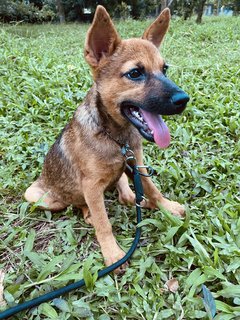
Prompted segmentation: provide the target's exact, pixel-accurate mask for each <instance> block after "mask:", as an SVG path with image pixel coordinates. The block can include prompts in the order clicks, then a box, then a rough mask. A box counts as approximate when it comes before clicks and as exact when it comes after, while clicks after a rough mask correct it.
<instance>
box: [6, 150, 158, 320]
mask: <svg viewBox="0 0 240 320" xmlns="http://www.w3.org/2000/svg"><path fill="white" fill-rule="evenodd" d="M124 148H125V147H124ZM129 152H130V155H129V156H127V154H129ZM122 154H123V155H124V156H126V166H127V168H128V169H129V170H130V171H131V172H132V174H133V184H134V190H135V194H136V212H137V224H139V223H140V222H141V220H142V217H141V201H143V200H144V196H143V187H142V181H141V175H144V176H151V175H152V174H153V169H152V168H151V167H149V168H150V173H149V174H148V175H145V174H142V173H141V172H140V171H139V168H141V166H137V165H136V158H135V156H134V154H133V152H132V151H131V150H130V149H129V146H128V145H126V148H125V149H123V148H122ZM128 162H134V164H133V165H130V164H129V163H128ZM140 236H141V228H140V227H138V226H137V227H136V233H135V238H134V240H133V243H132V245H131V247H130V249H129V250H128V252H127V253H126V255H125V256H124V257H123V258H122V259H120V260H119V261H117V262H115V263H114V264H112V265H110V266H108V267H106V268H104V269H102V270H100V271H99V272H98V277H97V279H100V278H102V277H104V276H105V275H107V274H108V273H110V272H112V271H113V270H115V269H117V268H119V267H120V266H121V265H122V264H124V263H125V262H127V261H128V260H129V259H130V258H131V256H132V255H133V253H134V251H135V250H136V248H137V245H138V243H139V240H140ZM83 286H85V281H84V279H81V280H79V281H77V282H74V283H72V284H69V285H67V286H65V287H63V288H59V289H57V290H54V291H51V292H49V293H46V294H43V295H41V296H40V297H37V298H35V299H32V300H29V301H26V302H23V303H21V304H18V305H16V306H15V307H12V308H10V309H7V310H5V311H3V312H1V313H0V319H7V318H9V317H11V316H13V315H14V314H16V313H18V312H21V311H24V310H26V309H30V308H33V307H36V306H38V305H39V304H41V303H43V302H47V301H50V300H53V299H55V298H57V297H59V296H62V295H64V294H66V293H68V292H70V291H73V290H76V289H79V288H81V287H83Z"/></svg>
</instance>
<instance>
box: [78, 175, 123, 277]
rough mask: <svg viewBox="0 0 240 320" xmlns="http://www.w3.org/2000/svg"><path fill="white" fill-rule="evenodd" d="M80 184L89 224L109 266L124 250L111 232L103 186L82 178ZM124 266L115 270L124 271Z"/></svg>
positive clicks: (119, 257) (118, 258)
mask: <svg viewBox="0 0 240 320" xmlns="http://www.w3.org/2000/svg"><path fill="white" fill-rule="evenodd" d="M82 186H83V193H84V197H85V201H86V204H87V205H88V208H89V211H90V217H91V224H92V225H93V227H94V228H95V232H96V237H97V240H98V242H99V244H100V247H101V251H102V254H103V257H104V261H105V264H106V265H107V266H109V265H111V264H113V263H115V262H116V261H118V260H120V259H121V258H122V257H123V256H124V255H125V252H124V251H123V250H121V249H120V248H119V246H118V244H117V242H116V239H115V237H114V235H113V233H112V226H111V223H110V221H109V219H108V216H107V212H106V208H105V205H104V186H103V185H101V183H96V182H93V181H92V180H90V179H89V180H88V179H84V180H83V181H82ZM125 267H126V265H123V266H121V267H120V268H118V269H116V270H115V272H116V273H120V272H122V271H124V269H125Z"/></svg>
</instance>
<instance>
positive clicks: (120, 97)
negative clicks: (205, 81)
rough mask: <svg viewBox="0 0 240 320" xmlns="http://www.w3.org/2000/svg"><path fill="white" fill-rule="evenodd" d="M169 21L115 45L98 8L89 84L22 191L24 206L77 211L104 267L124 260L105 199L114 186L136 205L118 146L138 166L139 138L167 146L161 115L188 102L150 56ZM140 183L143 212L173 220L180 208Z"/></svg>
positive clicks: (164, 18) (163, 18) (90, 37)
mask: <svg viewBox="0 0 240 320" xmlns="http://www.w3.org/2000/svg"><path fill="white" fill-rule="evenodd" d="M169 21H170V12H169V9H165V10H164V11H163V12H162V13H161V14H160V15H159V17H158V18H157V19H156V20H155V21H154V22H153V23H152V24H151V25H150V27H149V28H148V29H147V30H146V31H145V32H144V34H143V37H142V39H129V40H121V39H120V37H119V35H118V33H117V31H116V29H115V27H114V25H113V23H112V21H111V19H110V17H109V15H108V13H107V11H106V10H105V9H104V8H103V7H102V6H98V7H97V10H96V13H95V17H94V20H93V23H92V26H91V27H90V29H89V31H88V34H87V39H86V44H85V58H86V60H87V62H88V63H89V65H90V66H91V68H92V72H93V77H94V85H93V87H92V88H91V90H90V91H89V93H88V95H87V97H86V99H85V101H84V102H83V103H82V105H80V106H79V107H78V109H77V110H76V112H75V114H74V117H73V119H72V120H71V121H70V123H69V124H68V125H67V126H66V127H65V128H64V129H63V131H62V133H61V135H60V136H59V137H58V139H57V140H56V142H55V143H54V145H53V146H52V148H51V149H50V151H49V152H48V154H47V156H46V159H45V163H44V166H43V171H42V174H41V176H40V177H39V178H38V179H37V180H36V181H35V182H34V183H33V184H32V185H31V186H30V187H29V188H28V189H27V190H26V192H25V198H26V199H27V201H29V202H37V201H38V200H39V199H40V198H43V201H44V203H45V204H46V206H45V208H48V209H49V210H52V211H56V210H62V209H64V208H66V207H67V206H69V205H70V204H72V205H74V206H77V207H79V208H81V209H82V211H83V214H84V217H85V219H86V220H87V221H88V222H89V223H91V224H92V225H93V226H94V228H95V231H96V236H97V240H98V242H99V244H100V246H101V250H102V253H103V256H104V259H105V263H106V265H110V264H112V263H114V262H116V261H117V260H119V259H120V258H122V257H123V256H124V254H125V253H124V252H123V251H122V250H121V249H120V248H119V246H118V245H117V242H116V240H115V237H114V236H113V233H112V226H111V224H110V222H109V220H108V215H107V212H106V209H105V205H104V192H105V190H106V189H108V188H110V187H112V186H116V187H117V190H118V193H119V200H120V202H121V203H126V204H129V203H130V204H134V202H135V195H134V193H133V192H132V191H131V189H130V187H129V185H128V179H127V176H126V175H125V173H124V171H125V159H124V156H123V155H122V154H121V147H123V146H124V145H126V144H128V145H129V146H130V148H131V150H133V151H134V154H135V156H136V159H137V163H138V164H139V165H142V164H143V160H142V146H141V135H142V136H143V137H145V138H146V139H147V140H149V141H155V142H156V143H157V144H158V145H159V146H160V147H162V148H165V147H167V146H168V145H169V143H170V135H169V131H168V128H167V126H166V124H165V123H164V121H163V120H162V118H161V116H160V114H161V115H168V114H176V113H180V112H181V111H182V110H183V109H184V108H185V106H186V104H187V102H188V100H189V97H188V96H187V95H186V93H184V92H183V91H182V90H181V89H180V88H179V87H177V86H176V85H175V84H174V83H173V82H171V81H170V80H169V79H167V78H166V76H165V73H166V69H167V66H166V64H165V63H164V60H163V59H162V57H161V56H160V55H159V51H158V49H157V48H158V47H159V46H160V44H161V42H162V40H163V37H164V35H165V33H166V32H167V29H168V26H169ZM139 132H140V133H141V135H140V134H139ZM142 171H143V172H145V169H142ZM142 183H143V188H144V193H145V195H146V196H147V198H148V200H147V201H146V202H145V207H147V208H158V204H161V205H162V206H163V207H164V208H166V209H167V210H169V211H171V212H172V213H173V214H175V215H179V216H182V215H183V214H184V208H183V207H182V206H181V205H180V204H179V203H177V202H174V201H169V200H167V199H165V198H164V197H163V196H162V194H161V193H160V192H159V191H158V189H157V188H156V187H155V185H154V184H153V182H152V181H151V180H150V178H146V177H142Z"/></svg>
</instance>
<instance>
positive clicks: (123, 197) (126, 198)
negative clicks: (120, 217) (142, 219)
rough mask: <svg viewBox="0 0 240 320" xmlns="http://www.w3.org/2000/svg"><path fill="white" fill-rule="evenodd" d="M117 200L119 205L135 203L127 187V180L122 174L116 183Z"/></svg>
mask: <svg viewBox="0 0 240 320" xmlns="http://www.w3.org/2000/svg"><path fill="white" fill-rule="evenodd" d="M116 187H117V191H118V200H119V202H120V203H121V204H126V205H133V204H134V203H135V194H134V193H133V191H132V189H131V188H130V187H129V184H128V178H127V176H126V174H125V173H123V174H122V175H121V177H120V179H119V180H118V182H117V185H116Z"/></svg>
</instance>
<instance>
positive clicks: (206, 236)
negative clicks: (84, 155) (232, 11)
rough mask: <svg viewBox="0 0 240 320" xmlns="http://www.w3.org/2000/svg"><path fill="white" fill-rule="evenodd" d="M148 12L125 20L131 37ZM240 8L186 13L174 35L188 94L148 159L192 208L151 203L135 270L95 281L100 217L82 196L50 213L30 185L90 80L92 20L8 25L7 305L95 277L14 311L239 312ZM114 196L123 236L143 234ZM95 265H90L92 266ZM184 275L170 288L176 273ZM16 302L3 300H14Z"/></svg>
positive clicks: (0, 176)
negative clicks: (205, 14)
mask: <svg viewBox="0 0 240 320" xmlns="http://www.w3.org/2000/svg"><path fill="white" fill-rule="evenodd" d="M148 24H149V21H143V22H140V21H126V22H118V24H117V28H118V30H119V32H120V34H121V35H122V36H123V37H133V36H140V35H141V33H142V31H143V30H144V28H145V27H146V26H147V25H148ZM239 24H240V18H235V17H233V18H230V17H228V18H208V19H207V18H205V19H204V22H203V24H202V25H196V24H195V23H194V21H187V22H182V21H180V20H174V21H172V24H171V29H170V32H169V33H168V36H167V37H166V40H165V42H164V45H163V47H162V53H163V56H164V57H165V58H166V60H167V62H168V63H169V64H170V65H171V67H170V69H169V72H168V75H169V77H170V78H171V79H172V80H174V81H175V82H176V83H177V84H178V85H179V86H181V87H182V88H184V90H185V91H186V92H187V93H188V94H189V95H190V97H191V102H190V104H189V106H188V108H187V109H186V110H185V111H184V113H183V114H182V115H179V116H171V117H169V118H168V119H167V120H166V121H167V123H168V126H169V127H170V131H171V135H172V143H171V145H170V147H169V148H168V149H167V150H160V149H159V148H158V147H157V146H156V145H154V144H151V143H147V142H146V141H144V157H145V162H146V164H150V165H151V166H153V167H154V168H155V169H156V172H157V174H156V175H155V176H154V178H153V179H154V181H155V182H156V184H157V185H158V186H159V189H161V190H162V192H163V193H164V194H165V195H166V196H167V197H169V198H171V199H173V200H177V201H179V202H181V203H183V204H185V206H186V207H187V217H186V219H185V220H180V219H177V218H176V219H171V217H169V215H168V214H167V213H166V212H162V211H161V210H158V211H147V210H144V212H143V219H144V222H143V223H142V225H143V227H142V229H143V231H142V238H141V247H140V248H138V249H137V251H136V253H135V254H134V256H133V258H132V260H131V263H130V266H129V268H128V269H127V271H126V273H125V274H124V275H123V276H115V275H113V274H111V275H109V276H107V277H105V278H104V279H101V280H99V281H97V282H95V283H94V279H93V277H91V274H94V273H95V272H96V271H97V270H99V269H101V268H103V267H104V265H103V259H102V255H101V253H100V250H99V246H98V244H97V242H96V240H95V237H94V231H93V229H92V228H91V227H90V226H88V225H86V224H85V223H84V220H83V218H82V216H81V213H80V212H79V211H77V210H76V209H74V208H72V207H70V208H68V209H67V210H66V211H64V212H59V213H54V214H52V213H51V212H49V211H40V210H39V209H37V208H36V207H35V206H30V205H28V204H27V203H26V202H25V200H24V199H23V196H22V195H23V193H24V191H25V189H26V187H27V186H29V184H30V183H31V182H32V181H33V180H34V179H35V178H36V177H37V176H38V174H39V173H40V171H41V167H42V164H43V161H44V155H45V154H46V152H47V150H48V149H49V147H50V146H51V144H52V143H53V142H54V140H55V139H56V137H57V135H58V134H59V133H60V131H61V129H62V128H63V127H64V125H65V124H66V123H67V122H68V120H69V119H70V118H71V116H72V114H73V112H74V110H75V109H76V107H77V105H79V104H80V103H81V101H82V100H83V98H84V97H85V95H86V92H87V91H88V89H89V88H90V86H91V84H92V79H91V75H90V70H89V67H88V66H87V64H86V63H85V61H84V59H83V44H84V38H85V34H86V30H87V28H88V25H77V24H73V25H66V26H58V25H43V26H36V25H35V26H22V25H16V26H15V25H11V26H4V25H2V26H1V27H0V61H1V62H0V75H1V78H0V141H1V144H0V196H1V197H0V212H1V214H0V270H2V271H4V273H5V277H4V283H3V286H4V299H5V301H6V303H7V305H8V307H10V306H13V305H14V304H16V303H20V302H23V301H25V300H28V299H31V298H34V297H37V296H39V295H41V294H43V293H46V292H49V291H51V290H52V289H55V288H59V287H62V286H64V285H66V284H68V283H71V282H73V281H76V280H79V279H81V278H82V277H83V268H84V266H85V270H86V269H87V267H88V266H90V267H89V268H90V271H89V274H88V278H89V279H90V280H89V284H88V287H87V288H83V289H81V290H77V291H74V292H72V293H70V294H68V295H66V296H63V297H61V299H58V300H55V301H54V302H49V303H44V304H42V305H40V306H39V307H38V308H35V309H32V310H30V311H27V312H22V313H21V314H18V315H16V316H15V317H13V319H24V320H25V319H28V320H32V319H34V320H37V319H59V320H66V319H85V318H86V319H99V320H110V319H116V320H118V319H139V320H140V319H147V320H153V319H154V320H159V319H170V320H171V319H172V320H176V319H210V317H209V316H208V314H207V313H206V311H205V307H204V303H203V299H202V284H204V285H205V286H206V287H207V288H208V289H209V290H210V292H211V293H212V296H213V297H214V299H215V303H216V307H217V316H216V317H215V318H214V319H217V320H228V319H240V236H239V235H240V215H239V211H240V210H239V209H240V201H239V200H240V192H239V188H240V161H239V155H240V142H239V136H240V126H239V123H240V121H239V105H240V91H239V90H240V69H239V61H240V50H239V48H240V33H239ZM106 205H107V207H108V211H109V216H110V217H111V222H112V224H113V228H114V232H115V234H116V237H117V240H118V242H119V243H120V245H121V246H122V247H123V248H124V249H125V250H127V249H128V248H129V247H130V245H131V242H132V240H133V237H134V231H135V210H134V208H129V207H123V206H121V205H120V204H119V203H118V201H117V197H116V194H110V193H109V194H107V196H106ZM85 277H86V273H85ZM170 279H174V280H175V283H177V282H178V284H179V287H178V288H176V289H177V290H172V291H174V292H171V291H170V290H169V288H168V286H167V285H166V283H169V282H167V281H168V280H170ZM5 308H6V306H5V307H4V306H3V307H2V310H3V309H5Z"/></svg>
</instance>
